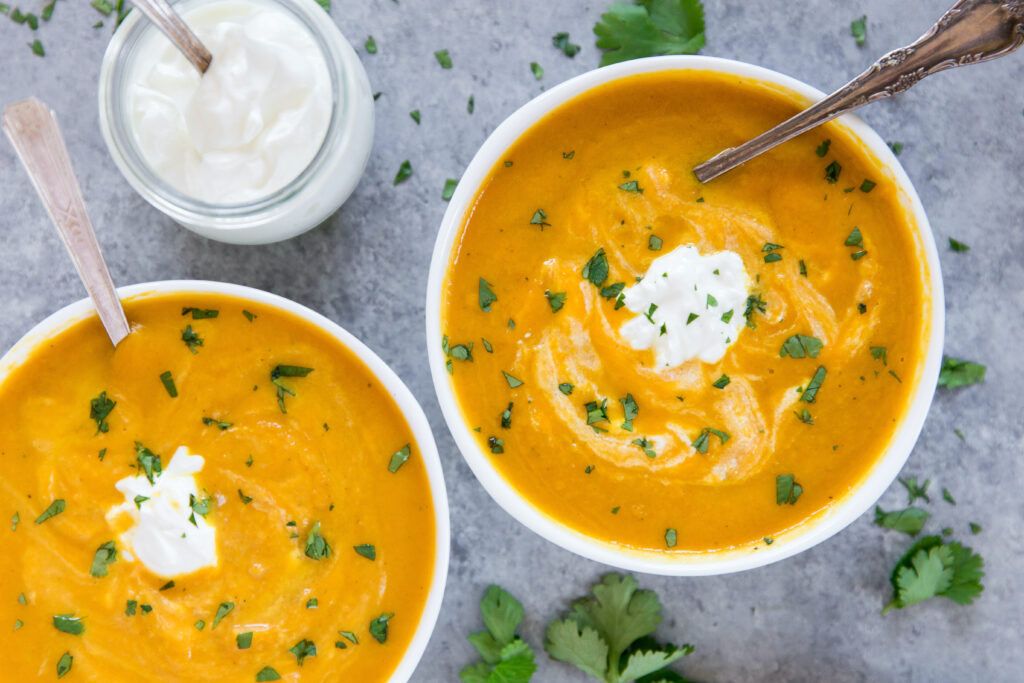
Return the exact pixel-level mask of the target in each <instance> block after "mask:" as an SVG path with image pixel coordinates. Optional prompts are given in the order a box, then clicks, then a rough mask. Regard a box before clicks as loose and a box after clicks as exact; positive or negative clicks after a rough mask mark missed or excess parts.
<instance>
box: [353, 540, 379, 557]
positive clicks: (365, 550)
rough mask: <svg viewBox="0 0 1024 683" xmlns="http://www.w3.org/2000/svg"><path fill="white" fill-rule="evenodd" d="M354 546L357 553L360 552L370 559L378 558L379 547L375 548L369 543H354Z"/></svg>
mask: <svg viewBox="0 0 1024 683" xmlns="http://www.w3.org/2000/svg"><path fill="white" fill-rule="evenodd" d="M352 548H353V549H354V550H355V551H356V553H358V554H359V555H362V556H363V557H365V558H366V559H368V560H376V559H377V548H375V547H374V546H373V545H371V544H369V543H363V544H361V545H354V546H352Z"/></svg>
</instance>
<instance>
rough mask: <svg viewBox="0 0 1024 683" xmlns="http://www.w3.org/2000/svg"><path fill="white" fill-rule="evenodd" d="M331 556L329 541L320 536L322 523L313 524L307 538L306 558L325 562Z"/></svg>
mask: <svg viewBox="0 0 1024 683" xmlns="http://www.w3.org/2000/svg"><path fill="white" fill-rule="evenodd" d="M330 556H331V546H330V545H328V543H327V539H325V538H324V537H323V536H321V535H320V522H318V521H317V522H313V526H312V527H310V529H309V534H308V535H307V536H306V557H308V558H310V559H313V560H323V559H326V558H328V557H330Z"/></svg>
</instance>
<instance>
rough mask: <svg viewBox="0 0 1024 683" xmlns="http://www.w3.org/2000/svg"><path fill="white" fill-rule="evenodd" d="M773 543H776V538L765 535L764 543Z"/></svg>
mask: <svg viewBox="0 0 1024 683" xmlns="http://www.w3.org/2000/svg"><path fill="white" fill-rule="evenodd" d="M772 543H775V539H774V538H772V537H771V536H765V537H764V544H765V545H771V544H772Z"/></svg>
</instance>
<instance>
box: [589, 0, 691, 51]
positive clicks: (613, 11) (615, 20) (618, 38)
mask: <svg viewBox="0 0 1024 683" xmlns="http://www.w3.org/2000/svg"><path fill="white" fill-rule="evenodd" d="M594 34H595V35H596V36H597V47H598V48H600V49H601V50H604V54H603V55H602V56H601V66H607V65H608V64H615V63H617V62H625V61H627V60H630V59H638V58H641V57H653V56H655V55H692V54H696V53H697V52H699V51H700V49H701V48H702V47H704V7H703V5H702V4H701V2H700V0H644V2H642V3H641V4H632V3H626V2H615V3H612V4H611V5H610V6H609V7H608V9H607V11H606V12H605V13H604V14H602V15H601V21H600V22H598V23H597V24H596V25H595V26H594Z"/></svg>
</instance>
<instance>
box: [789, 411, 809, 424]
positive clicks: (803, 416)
mask: <svg viewBox="0 0 1024 683" xmlns="http://www.w3.org/2000/svg"><path fill="white" fill-rule="evenodd" d="M793 414H794V415H796V417H797V419H798V420H800V421H801V422H803V423H804V424H805V425H813V424H814V416H812V415H811V412H810V411H809V410H807V408H803V409H801V410H800V412H797V411H795V410H794V411H793Z"/></svg>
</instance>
